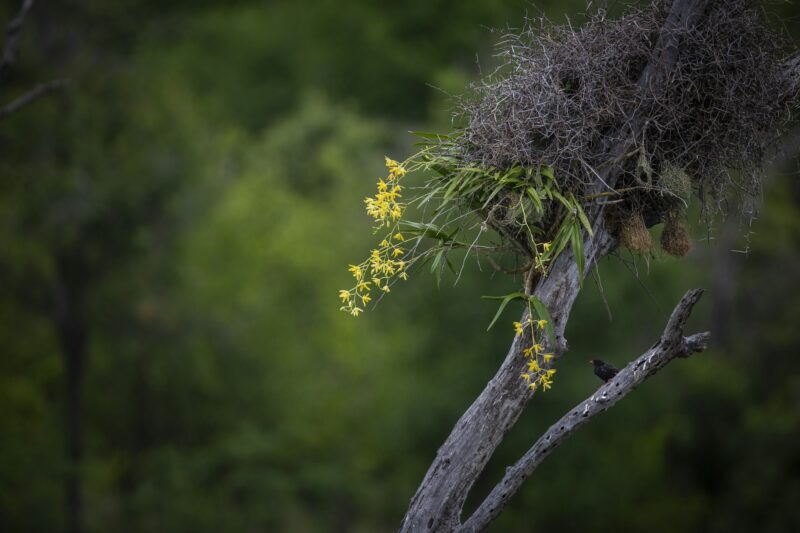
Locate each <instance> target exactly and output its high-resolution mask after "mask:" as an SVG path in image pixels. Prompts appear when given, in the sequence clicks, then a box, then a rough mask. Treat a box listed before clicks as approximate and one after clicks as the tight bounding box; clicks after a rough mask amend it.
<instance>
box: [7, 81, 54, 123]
mask: <svg viewBox="0 0 800 533" xmlns="http://www.w3.org/2000/svg"><path fill="white" fill-rule="evenodd" d="M67 84H69V80H68V79H59V80H52V81H48V82H47V83H40V84H39V85H37V86H36V87H34V88H33V89H31V90H30V91H28V92H26V93H25V94H23V95H22V96H20V97H19V98H16V99H15V100H12V101H11V102H9V103H7V104H6V105H4V106H3V107H2V108H0V120H3V119H4V118H6V117H8V116H9V115H11V114H12V113H15V112H16V111H19V110H20V109H22V108H23V107H25V106H26V105H28V104H30V103H31V102H33V101H34V100H36V99H38V98H39V97H41V96H44V95H46V94H48V93H51V92H53V91H56V90H58V89H62V88H64V87H66V86H67Z"/></svg>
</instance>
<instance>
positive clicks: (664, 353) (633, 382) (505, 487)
mask: <svg viewBox="0 0 800 533" xmlns="http://www.w3.org/2000/svg"><path fill="white" fill-rule="evenodd" d="M702 293H703V291H702V290H700V289H695V290H692V291H689V292H687V293H686V295H685V296H684V297H683V298H682V299H681V301H680V302H679V303H678V305H677V306H676V307H675V310H674V311H673V312H672V317H671V318H670V320H669V322H668V323H667V326H666V328H665V329H664V333H663V334H662V335H661V338H660V339H659V341H658V342H657V343H656V344H654V345H653V347H652V348H650V349H649V350H647V351H646V352H645V353H644V354H642V355H641V356H639V357H638V358H637V359H636V360H634V361H633V362H631V363H630V364H628V365H627V366H626V367H625V368H623V369H622V370H620V372H619V374H617V375H616V376H615V377H614V378H613V379H611V380H609V381H608V383H606V384H604V385H603V386H601V387H600V388H599V389H597V391H596V392H595V393H594V394H592V395H591V396H590V397H589V398H587V399H586V400H584V401H583V402H581V403H579V404H578V405H577V406H575V407H574V408H573V409H572V410H570V412H569V413H567V414H566V415H564V416H563V417H561V419H560V420H558V422H556V423H555V424H553V425H552V426H550V428H549V429H548V430H547V431H546V432H545V433H544V435H542V436H541V437H540V438H539V439H538V440H537V441H536V443H535V444H534V445H533V446H532V447H531V448H530V449H529V450H528V452H527V453H526V454H525V455H524V456H523V457H522V458H521V459H520V460H519V461H517V463H516V464H514V465H513V466H511V467H510V468H508V469H506V474H505V476H504V477H503V479H502V480H501V481H500V483H498V484H497V485H496V486H495V487H494V489H492V491H491V492H490V494H489V496H487V497H486V499H485V500H484V501H483V502H482V503H481V504H480V505H479V506H478V508H477V509H476V510H475V512H474V513H473V514H472V516H471V517H470V518H469V519H468V520H467V521H466V522H465V523H464V525H463V526H462V527H461V528H459V531H462V532H465V533H466V532H475V531H481V530H483V529H484V528H486V527H487V526H488V525H489V524H490V523H491V521H492V520H494V519H495V518H497V516H498V515H499V514H500V512H501V511H502V510H503V509H504V508H505V506H506V504H507V503H508V501H509V500H510V499H511V496H513V495H514V494H515V493H516V492H517V490H519V488H520V487H521V486H522V483H523V482H524V481H525V479H527V478H528V477H529V476H530V475H531V474H532V473H533V472H534V470H536V468H537V467H538V466H539V465H540V464H541V463H542V461H544V459H545V458H546V457H547V456H548V455H550V453H551V452H552V451H553V450H554V449H555V448H556V447H558V446H559V445H560V444H561V443H562V442H564V441H565V440H566V439H567V438H569V437H570V436H571V435H573V434H574V433H575V432H576V431H577V430H578V429H579V428H580V427H581V426H583V425H585V424H587V423H588V422H589V421H590V420H592V418H594V417H595V416H597V415H599V414H600V413H602V412H603V411H606V410H607V409H609V408H610V407H612V406H613V405H614V404H616V403H617V402H618V401H620V400H621V399H622V398H624V397H625V396H626V395H628V394H629V393H631V392H633V391H634V389H636V387H638V386H639V385H641V384H642V383H643V382H644V381H645V380H646V379H648V378H650V377H652V376H653V375H654V374H655V373H656V372H658V371H659V370H661V369H662V368H664V367H665V366H666V365H667V364H668V363H670V362H671V361H673V360H674V359H675V358H676V357H688V356H689V355H691V354H692V353H694V352H699V351H702V350H705V349H706V347H707V345H708V339H709V333H708V332H706V333H698V334H695V335H692V336H690V337H684V336H683V327H684V325H685V324H686V320H687V319H688V318H689V315H690V313H691V310H692V307H694V304H695V303H697V301H698V300H699V299H700V296H701V295H702Z"/></svg>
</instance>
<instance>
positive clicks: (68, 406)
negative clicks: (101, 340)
mask: <svg viewBox="0 0 800 533" xmlns="http://www.w3.org/2000/svg"><path fill="white" fill-rule="evenodd" d="M71 291H74V293H73V292H71ZM54 293H55V295H54V296H55V316H54V322H55V326H56V330H57V332H58V339H59V343H60V345H61V353H62V355H63V357H64V442H65V452H66V462H67V465H66V469H65V471H64V503H65V514H66V523H65V530H66V531H67V533H80V532H81V531H83V493H82V487H81V478H82V473H81V470H82V460H83V383H84V376H85V368H86V341H87V325H86V321H85V317H84V314H83V305H82V295H81V294H80V289H76V288H74V287H70V286H68V285H67V284H66V283H64V281H63V277H60V278H59V280H58V281H57V282H56V284H55V290H54Z"/></svg>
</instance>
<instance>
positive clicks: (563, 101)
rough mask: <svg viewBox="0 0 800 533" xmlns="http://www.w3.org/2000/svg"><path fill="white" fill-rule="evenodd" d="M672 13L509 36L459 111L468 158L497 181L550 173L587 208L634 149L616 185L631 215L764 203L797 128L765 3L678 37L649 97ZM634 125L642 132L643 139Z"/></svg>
mask: <svg viewBox="0 0 800 533" xmlns="http://www.w3.org/2000/svg"><path fill="white" fill-rule="evenodd" d="M667 4H668V2H663V1H656V2H654V3H653V4H652V5H651V6H650V7H648V8H645V9H640V10H634V11H631V12H630V13H628V14H627V15H625V16H623V17H622V18H620V19H617V20H611V19H608V18H606V17H605V16H604V14H603V13H602V12H599V13H596V14H595V15H594V16H593V18H592V19H591V20H590V21H589V22H588V23H586V24H585V25H584V26H583V27H582V28H580V29H574V28H572V27H570V26H554V25H551V24H549V23H548V22H547V21H545V20H537V21H529V22H528V24H527V25H526V27H525V28H524V29H523V31H522V32H521V33H518V34H513V33H511V34H507V35H505V37H504V39H503V40H502V42H501V44H500V57H501V59H502V62H503V67H502V68H501V69H499V70H498V71H497V72H496V73H495V74H493V75H491V76H489V77H488V78H486V79H484V80H482V81H481V82H480V83H478V84H476V85H475V86H473V87H472V90H471V91H470V94H469V95H467V96H465V97H463V98H461V99H460V100H459V101H458V110H457V119H459V120H460V122H462V123H463V125H464V130H463V135H461V136H460V137H459V138H458V139H457V141H456V151H457V157H458V158H459V159H461V160H463V161H465V162H467V163H469V164H480V165H484V166H488V167H495V168H500V169H507V168H511V167H514V166H536V165H543V164H544V165H549V166H551V167H553V168H554V169H555V175H556V176H557V179H558V182H559V186H560V187H561V189H562V190H567V191H570V192H573V193H574V194H575V195H576V196H577V197H580V195H581V194H583V193H585V192H586V191H588V190H590V187H591V186H592V185H593V182H594V181H595V180H596V179H597V178H596V176H597V170H598V169H600V168H602V167H603V165H606V164H608V163H609V161H610V158H611V154H610V153H609V147H610V146H612V145H613V144H615V143H616V144H619V142H618V141H622V142H626V141H627V142H628V144H629V145H632V146H635V147H636V150H635V151H634V152H633V153H632V154H629V157H628V158H627V159H626V161H625V163H624V165H625V167H624V168H625V171H624V172H623V175H622V177H621V179H620V180H619V181H618V182H617V188H618V189H620V188H621V189H625V190H626V191H628V192H626V193H625V196H624V198H625V202H626V204H625V206H624V207H623V209H624V211H625V212H628V213H630V212H644V213H645V214H648V215H652V214H653V213H655V214H656V216H657V217H658V218H659V219H663V216H664V215H665V214H666V213H668V212H670V211H673V210H674V209H675V208H676V207H677V206H680V205H681V204H684V203H685V201H686V198H685V196H688V195H689V194H691V193H692V192H693V193H694V194H696V195H697V196H698V197H700V198H701V200H702V201H704V202H707V201H708V200H710V199H713V200H719V199H720V198H721V197H722V196H723V195H724V194H725V193H726V192H728V191H737V192H739V193H743V194H745V195H756V194H757V193H758V191H759V184H760V176H761V169H762V168H763V164H764V161H765V158H767V157H768V155H769V154H770V150H771V148H772V147H773V145H774V142H775V140H776V139H777V137H778V136H779V134H780V133H781V131H782V130H783V129H784V128H785V126H786V124H785V121H786V117H788V116H789V115H790V114H789V113H788V112H787V110H788V109H787V108H788V106H789V105H791V102H787V99H786V98H783V95H784V94H785V93H786V92H787V91H788V87H787V82H786V78H785V76H784V74H783V71H782V67H781V65H782V60H783V55H784V54H783V45H782V43H783V42H784V41H783V39H782V38H781V37H780V35H778V34H777V33H776V32H775V31H773V30H771V29H770V28H769V26H768V25H767V24H766V22H765V15H764V13H763V12H762V11H761V9H760V8H759V7H758V6H757V4H756V2H754V1H752V0H712V2H711V3H710V6H709V8H708V12H707V13H706V14H705V16H704V17H703V20H702V22H698V23H697V24H695V25H689V26H683V27H679V28H678V29H675V30H674V31H675V32H676V33H678V34H679V35H678V37H679V42H680V43H681V44H680V47H679V50H678V58H677V63H676V65H675V67H674V68H673V69H672V71H671V72H670V75H669V77H668V79H667V80H666V81H665V82H664V83H663V84H661V85H659V87H658V88H657V90H649V89H644V88H643V85H642V84H640V83H639V78H640V77H641V75H642V71H643V69H644V67H645V65H647V64H648V62H649V61H650V60H651V59H652V58H653V55H654V53H655V50H654V48H655V43H656V41H657V39H658V38H659V32H660V31H662V26H663V25H664V20H665V17H666V7H665V6H666V5H667ZM633 113H636V115H637V116H638V117H643V118H644V121H645V126H644V128H643V129H642V130H641V131H640V132H639V133H638V134H636V136H635V138H633V135H634V134H633V133H632V131H633V130H634V129H633V128H630V127H628V125H629V120H630V117H631V116H632V115H633ZM626 137H630V138H626ZM451 149H452V146H450V147H448V150H451ZM450 153H451V154H452V152H450Z"/></svg>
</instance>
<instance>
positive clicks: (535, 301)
mask: <svg viewBox="0 0 800 533" xmlns="http://www.w3.org/2000/svg"><path fill="white" fill-rule="evenodd" d="M528 301H530V302H531V305H532V306H533V310H534V311H536V316H538V317H539V318H540V319H544V320H547V324H545V326H544V331H545V333H547V338H548V339H549V340H550V346H551V347H555V346H556V329H555V327H554V326H553V317H552V316H550V312H549V311H548V310H547V306H546V305H544V303H542V301H541V300H540V299H539V298H537V297H536V296H529V297H528Z"/></svg>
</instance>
